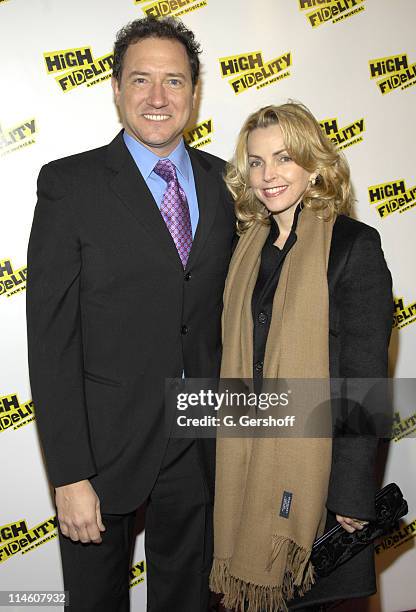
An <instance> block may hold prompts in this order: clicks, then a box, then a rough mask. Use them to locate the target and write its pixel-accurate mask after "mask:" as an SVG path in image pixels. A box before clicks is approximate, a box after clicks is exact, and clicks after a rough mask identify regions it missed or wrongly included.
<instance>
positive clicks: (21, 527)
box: [0, 516, 57, 563]
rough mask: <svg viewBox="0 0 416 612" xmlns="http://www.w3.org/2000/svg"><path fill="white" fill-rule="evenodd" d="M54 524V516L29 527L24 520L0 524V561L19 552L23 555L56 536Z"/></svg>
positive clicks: (55, 523) (55, 522)
mask: <svg viewBox="0 0 416 612" xmlns="http://www.w3.org/2000/svg"><path fill="white" fill-rule="evenodd" d="M56 525H57V521H56V516H51V517H50V518H48V519H46V521H43V522H42V523H39V524H38V525H35V527H32V528H31V529H29V528H28V526H27V523H26V521H25V520H19V521H16V522H15V523H9V524H7V525H0V563H3V562H5V561H9V560H10V559H12V558H13V557H14V555H17V553H19V552H20V553H21V554H22V555H25V554H26V553H28V552H31V551H33V550H35V549H36V548H38V547H39V546H41V545H42V544H46V542H50V541H51V540H53V539H54V538H56V536H57V531H56Z"/></svg>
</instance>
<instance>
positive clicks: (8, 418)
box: [0, 393, 35, 432]
mask: <svg viewBox="0 0 416 612" xmlns="http://www.w3.org/2000/svg"><path fill="white" fill-rule="evenodd" d="M34 420H35V410H34V407H33V402H32V400H28V401H27V402H23V404H21V403H20V402H19V398H18V396H17V393H12V394H11V395H3V397H0V432H2V431H6V429H12V428H13V429H20V427H23V426H24V425H27V424H28V423H31V422H32V421H34Z"/></svg>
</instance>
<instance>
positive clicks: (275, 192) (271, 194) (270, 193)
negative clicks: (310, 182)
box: [263, 185, 288, 198]
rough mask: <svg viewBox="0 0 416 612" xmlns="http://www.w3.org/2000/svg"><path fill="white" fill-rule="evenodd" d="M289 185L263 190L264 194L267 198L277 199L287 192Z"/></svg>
mask: <svg viewBox="0 0 416 612" xmlns="http://www.w3.org/2000/svg"><path fill="white" fill-rule="evenodd" d="M287 188H288V185H281V186H280V187H268V188H267V189H263V193H264V195H265V197H266V198H276V197H277V196H280V195H281V194H282V193H284V192H285V191H286V189H287Z"/></svg>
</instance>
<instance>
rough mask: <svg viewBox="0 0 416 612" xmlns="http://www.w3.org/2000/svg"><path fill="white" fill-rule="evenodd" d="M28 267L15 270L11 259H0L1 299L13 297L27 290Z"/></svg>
mask: <svg viewBox="0 0 416 612" xmlns="http://www.w3.org/2000/svg"><path fill="white" fill-rule="evenodd" d="M26 277H27V267H26V266H23V268H19V269H18V270H13V266H12V262H11V260H10V259H3V260H1V259H0V297H1V296H2V295H5V296H7V297H11V296H12V295H15V294H16V293H19V292H20V291H24V290H25V289H26Z"/></svg>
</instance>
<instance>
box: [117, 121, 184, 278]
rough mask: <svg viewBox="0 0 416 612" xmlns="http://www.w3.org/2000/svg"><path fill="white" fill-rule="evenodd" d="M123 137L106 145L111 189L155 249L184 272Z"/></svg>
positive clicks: (119, 135)
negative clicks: (155, 246)
mask: <svg viewBox="0 0 416 612" xmlns="http://www.w3.org/2000/svg"><path fill="white" fill-rule="evenodd" d="M122 134H123V133H122V132H120V133H119V134H118V135H117V136H116V138H115V139H114V140H113V141H112V142H111V143H110V144H109V146H108V153H107V166H108V167H109V168H110V169H111V170H112V172H113V175H112V177H111V178H110V188H111V189H112V191H113V192H114V193H115V194H116V195H117V197H118V198H119V200H120V201H121V202H122V203H123V204H124V206H126V207H127V208H128V209H129V211H130V212H131V213H132V215H133V216H134V217H135V219H136V220H137V222H138V223H139V224H140V226H141V227H142V228H143V229H144V230H145V231H147V232H149V233H150V234H151V236H152V238H153V240H154V242H155V244H156V245H157V248H158V249H160V250H161V251H162V252H163V253H165V255H166V256H167V258H168V259H169V261H170V262H171V263H172V265H173V266H174V267H175V268H176V269H178V268H179V269H180V270H183V267H182V262H181V260H180V258H179V255H178V252H177V250H176V246H175V243H174V242H173V239H172V236H171V235H170V233H169V230H168V228H167V227H166V223H165V222H164V220H163V218H162V215H161V214H160V211H159V209H158V207H157V205H156V203H155V201H154V198H153V195H152V193H151V191H150V190H149V188H148V186H147V185H146V182H145V180H144V179H143V177H142V175H141V174H140V171H139V170H138V168H137V166H136V164H135V162H134V160H133V158H132V157H131V155H130V153H129V151H128V149H127V147H126V145H125V143H124V140H123V136H122Z"/></svg>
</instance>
